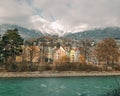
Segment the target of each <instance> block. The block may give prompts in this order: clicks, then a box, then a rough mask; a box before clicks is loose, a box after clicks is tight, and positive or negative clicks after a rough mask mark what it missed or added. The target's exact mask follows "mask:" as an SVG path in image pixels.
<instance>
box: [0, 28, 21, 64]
mask: <svg viewBox="0 0 120 96" xmlns="http://www.w3.org/2000/svg"><path fill="white" fill-rule="evenodd" d="M1 45H2V46H3V50H2V52H3V57H4V60H5V63H8V60H10V62H12V63H14V62H15V57H16V56H17V55H20V54H21V53H22V47H21V45H23V39H22V38H21V36H20V35H19V34H18V29H14V30H8V31H7V32H5V34H3V37H2V39H1Z"/></svg>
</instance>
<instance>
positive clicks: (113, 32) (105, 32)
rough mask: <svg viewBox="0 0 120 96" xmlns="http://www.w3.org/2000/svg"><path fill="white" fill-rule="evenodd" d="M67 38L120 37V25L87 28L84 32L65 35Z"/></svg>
mask: <svg viewBox="0 0 120 96" xmlns="http://www.w3.org/2000/svg"><path fill="white" fill-rule="evenodd" d="M64 37H66V38H74V39H103V38H109V37H111V38H120V28H119V27H106V28H99V29H94V30H87V31H83V32H77V33H73V34H71V33H70V34H67V35H66V36H64Z"/></svg>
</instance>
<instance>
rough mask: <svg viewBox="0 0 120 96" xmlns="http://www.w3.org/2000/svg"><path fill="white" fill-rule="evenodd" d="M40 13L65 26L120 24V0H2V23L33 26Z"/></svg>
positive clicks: (41, 15)
mask: <svg viewBox="0 0 120 96" xmlns="http://www.w3.org/2000/svg"><path fill="white" fill-rule="evenodd" d="M35 16H39V17H41V18H43V19H45V20H47V21H49V22H55V21H57V22H59V23H60V24H62V25H63V26H66V27H67V26H69V27H76V26H80V27H81V28H92V27H101V26H120V0H0V23H1V24H3V23H11V24H18V25H22V26H26V27H32V26H33V23H32V19H31V18H32V17H35Z"/></svg>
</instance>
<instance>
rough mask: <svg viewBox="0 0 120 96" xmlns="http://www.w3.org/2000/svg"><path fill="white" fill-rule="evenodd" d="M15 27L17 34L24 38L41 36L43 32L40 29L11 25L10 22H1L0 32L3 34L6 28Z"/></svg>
mask: <svg viewBox="0 0 120 96" xmlns="http://www.w3.org/2000/svg"><path fill="white" fill-rule="evenodd" d="M14 28H17V29H18V32H19V34H20V35H21V36H22V37H23V38H24V39H28V38H36V37H39V36H43V34H42V33H41V32H40V31H37V30H33V29H28V28H25V27H21V26H18V25H11V24H2V25H0V34H1V35H2V34H4V33H5V32H6V31H7V30H9V29H14Z"/></svg>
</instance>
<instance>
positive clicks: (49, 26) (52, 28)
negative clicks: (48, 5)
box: [31, 15, 88, 36]
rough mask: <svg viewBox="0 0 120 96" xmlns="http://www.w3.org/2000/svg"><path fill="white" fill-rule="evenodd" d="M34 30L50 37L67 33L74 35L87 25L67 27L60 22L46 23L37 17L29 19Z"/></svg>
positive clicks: (46, 21)
mask: <svg viewBox="0 0 120 96" xmlns="http://www.w3.org/2000/svg"><path fill="white" fill-rule="evenodd" d="M31 21H32V23H33V25H34V28H35V29H37V30H39V31H41V32H42V33H43V34H45V33H48V34H51V35H59V36H63V35H64V34H67V33H76V32H80V31H84V30H86V29H87V27H88V25H87V24H79V25H78V26H74V27H71V26H68V25H67V24H65V23H64V22H63V21H62V20H56V21H48V20H45V19H44V18H42V17H40V16H39V15H35V16H32V17H31Z"/></svg>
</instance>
